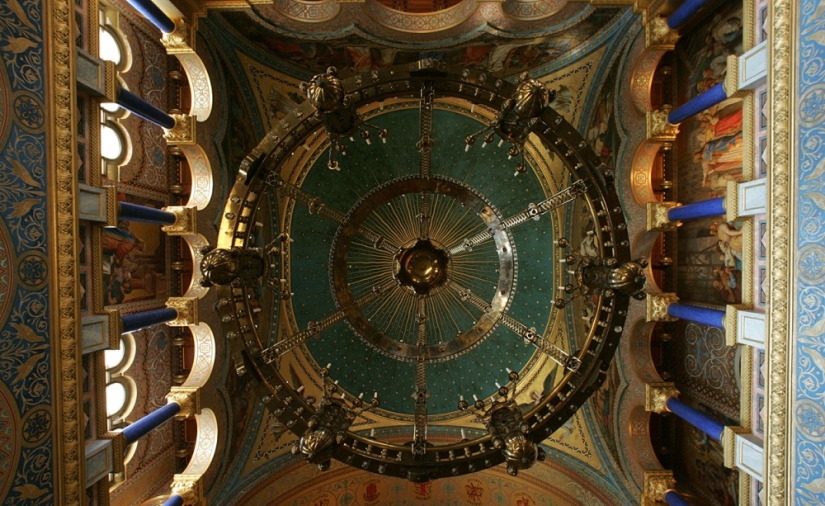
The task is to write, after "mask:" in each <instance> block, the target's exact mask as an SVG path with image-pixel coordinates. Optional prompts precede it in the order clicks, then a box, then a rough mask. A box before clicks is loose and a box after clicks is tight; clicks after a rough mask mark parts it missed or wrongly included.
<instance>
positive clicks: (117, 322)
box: [104, 308, 123, 350]
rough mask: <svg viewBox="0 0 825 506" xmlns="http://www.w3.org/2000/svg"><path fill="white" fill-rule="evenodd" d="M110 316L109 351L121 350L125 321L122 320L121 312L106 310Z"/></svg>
mask: <svg viewBox="0 0 825 506" xmlns="http://www.w3.org/2000/svg"><path fill="white" fill-rule="evenodd" d="M104 311H105V312H106V314H107V315H108V316H109V349H110V350H116V349H118V348H120V334H122V333H123V320H121V319H120V310H119V309H113V308H106V309H104Z"/></svg>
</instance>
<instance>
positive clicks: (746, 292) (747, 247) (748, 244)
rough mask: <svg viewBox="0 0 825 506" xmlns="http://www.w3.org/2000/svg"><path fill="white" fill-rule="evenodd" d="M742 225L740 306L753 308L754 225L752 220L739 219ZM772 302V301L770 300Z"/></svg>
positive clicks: (755, 284)
mask: <svg viewBox="0 0 825 506" xmlns="http://www.w3.org/2000/svg"><path fill="white" fill-rule="evenodd" d="M737 221H738V222H740V223H741V224H742V228H741V229H740V230H741V231H742V244H743V248H742V304H743V305H744V306H747V307H753V303H754V297H755V295H754V294H755V293H756V290H757V288H756V286H757V285H758V284H759V282H758V281H757V280H756V279H755V275H754V270H753V266H754V261H755V260H754V255H755V253H756V247H755V246H754V233H755V231H754V223H753V218H750V217H748V218H740V219H738V220H737ZM771 300H773V299H771Z"/></svg>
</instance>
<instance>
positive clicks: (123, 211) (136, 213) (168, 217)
mask: <svg viewBox="0 0 825 506" xmlns="http://www.w3.org/2000/svg"><path fill="white" fill-rule="evenodd" d="M117 216H118V220H121V221H136V222H141V223H156V224H158V225H173V224H174V223H175V221H176V220H177V217H176V216H175V213H171V212H169V211H164V210H163V209H155V208H154V207H149V206H142V205H140V204H131V203H129V202H118V203H117Z"/></svg>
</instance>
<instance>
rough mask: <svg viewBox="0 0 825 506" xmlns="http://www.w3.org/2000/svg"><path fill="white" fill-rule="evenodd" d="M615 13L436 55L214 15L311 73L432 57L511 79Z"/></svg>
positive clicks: (240, 15) (486, 37)
mask: <svg viewBox="0 0 825 506" xmlns="http://www.w3.org/2000/svg"><path fill="white" fill-rule="evenodd" d="M618 12H619V9H610V8H605V9H599V10H597V11H594V13H593V14H591V15H590V16H588V17H587V18H586V19H584V20H583V21H582V22H580V23H579V24H577V25H575V26H573V27H572V28H570V29H568V30H565V31H562V32H559V33H555V34H552V35H545V36H542V37H538V38H535V39H529V40H520V39H513V42H512V43H504V44H503V43H502V39H501V37H497V36H494V35H491V34H483V35H481V36H479V37H477V38H475V39H473V40H472V42H468V43H466V44H461V45H458V46H454V47H451V48H446V49H439V50H437V51H427V50H419V51H414V50H409V49H397V48H388V47H386V46H385V45H382V44H379V43H376V42H374V41H372V40H368V39H366V38H364V37H361V36H357V35H349V36H346V37H342V38H340V39H337V40H332V41H324V42H308V41H306V40H298V39H294V38H291V37H286V36H282V35H279V34H276V33H274V32H272V31H270V30H268V29H267V28H266V27H264V26H262V25H260V24H258V23H257V22H255V21H253V20H251V19H250V18H249V17H248V16H247V14H246V13H244V12H241V11H227V12H222V13H220V14H219V15H220V16H222V17H223V18H225V19H226V20H227V21H228V22H229V23H230V24H231V25H232V26H233V27H235V28H236V29H238V30H239V31H240V32H241V33H242V34H243V35H244V36H245V37H246V38H247V39H248V40H250V41H251V42H252V43H254V44H256V45H258V46H259V47H260V48H261V49H264V50H266V51H267V52H271V53H274V54H276V55H278V56H279V57H280V58H283V59H284V60H286V61H287V62H289V63H291V64H293V65H295V66H297V67H300V68H302V69H305V70H308V71H310V72H311V73H314V74H317V73H320V72H323V71H324V70H326V68H327V67H328V66H330V65H334V66H336V67H338V69H339V71H340V75H341V76H342V77H347V76H349V75H352V74H355V73H358V72H363V71H366V70H375V69H379V68H383V67H389V66H392V65H399V64H406V63H412V62H416V61H418V60H420V59H423V58H435V59H438V60H443V61H445V62H447V63H450V64H455V65H464V66H468V67H472V68H476V69H484V70H486V71H487V72H490V73H492V74H494V75H496V76H511V75H514V74H518V73H519V72H522V71H524V70H529V69H532V68H535V67H539V66H541V65H544V64H546V63H548V62H550V61H552V60H554V59H556V58H558V57H559V56H561V55H563V54H565V53H567V52H569V51H570V50H572V49H575V48H576V47H578V46H579V45H581V44H584V43H585V42H586V41H588V40H589V39H590V38H591V37H592V36H593V35H595V34H596V33H597V32H598V31H599V30H600V29H601V28H603V27H604V26H605V25H607V24H608V22H609V21H610V20H611V19H612V18H613V17H614V16H615V15H616V14H617V13H618Z"/></svg>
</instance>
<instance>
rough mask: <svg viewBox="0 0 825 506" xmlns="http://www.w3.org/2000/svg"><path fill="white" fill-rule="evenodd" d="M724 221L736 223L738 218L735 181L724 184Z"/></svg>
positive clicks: (737, 187)
mask: <svg viewBox="0 0 825 506" xmlns="http://www.w3.org/2000/svg"><path fill="white" fill-rule="evenodd" d="M724 204H725V219H726V220H728V221H736V219H737V218H739V183H737V182H736V181H726V182H725V200H724Z"/></svg>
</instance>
